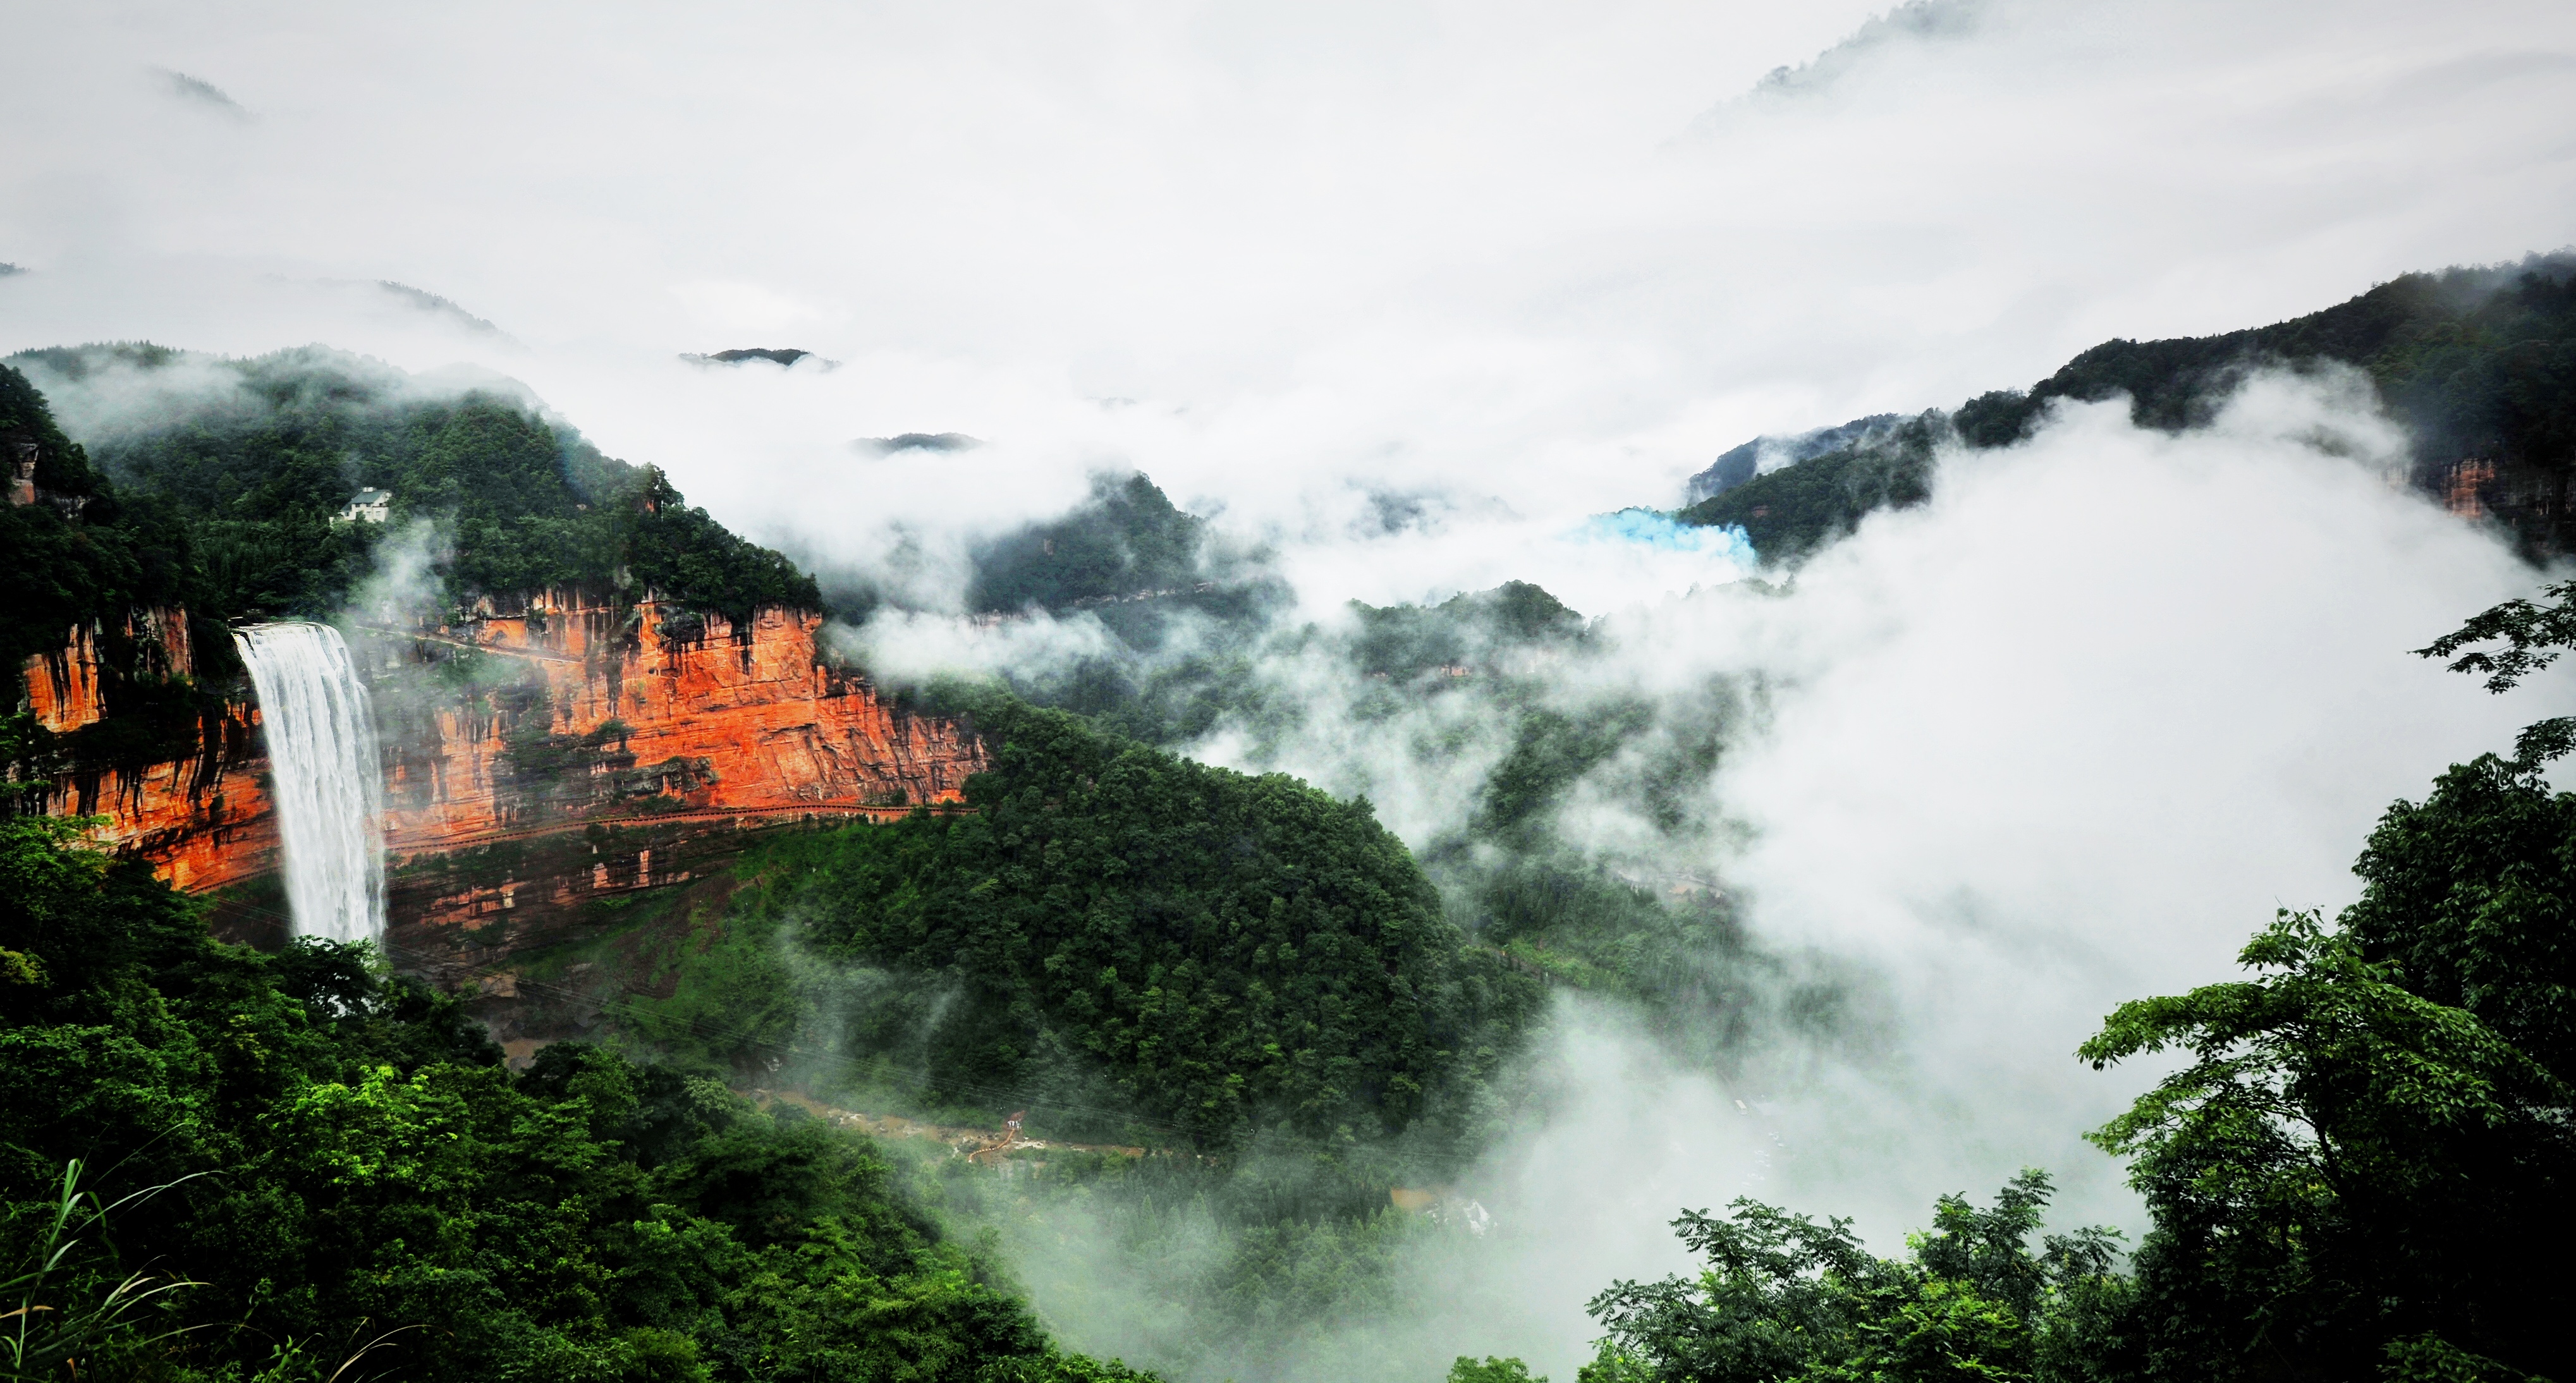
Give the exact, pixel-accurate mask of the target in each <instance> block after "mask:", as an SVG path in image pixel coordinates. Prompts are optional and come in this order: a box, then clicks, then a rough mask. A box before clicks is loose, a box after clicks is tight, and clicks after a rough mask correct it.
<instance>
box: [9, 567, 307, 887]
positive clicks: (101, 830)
mask: <svg viewBox="0 0 2576 1383" xmlns="http://www.w3.org/2000/svg"><path fill="white" fill-rule="evenodd" d="M107 632H114V633H116V634H119V635H121V639H120V640H119V641H120V642H121V643H122V644H123V645H124V647H125V648H126V649H127V650H129V652H130V654H131V657H130V660H129V661H130V664H131V668H130V671H131V672H132V673H134V674H139V675H143V676H148V677H193V676H194V675H195V674H196V670H197V669H196V661H197V660H196V656H195V650H194V648H193V647H192V646H191V644H190V641H189V634H188V615H187V612H186V611H185V610H181V609H178V608H176V607H151V608H145V609H139V610H135V611H133V612H131V613H130V614H129V615H128V617H127V618H126V620H125V621H124V623H123V627H122V628H121V629H118V630H115V631H102V630H100V629H97V628H94V627H91V626H88V625H80V626H75V627H74V628H72V629H71V630H70V631H69V632H68V633H67V634H66V636H65V638H64V641H63V646H62V648H61V649H60V650H58V651H56V652H52V653H45V654H40V655H38V656H36V657H33V658H29V659H28V660H27V662H26V666H25V667H23V668H22V669H20V672H21V674H22V675H23V677H24V685H25V687H26V701H25V704H24V705H23V706H22V707H21V709H22V710H24V711H25V712H27V713H28V714H29V715H31V716H32V717H33V718H34V720H35V723H36V725H37V726H39V727H40V728H42V729H44V730H47V731H50V732H52V733H54V734H57V735H75V734H77V733H79V732H81V731H84V730H89V729H91V727H94V726H99V725H100V724H101V723H102V722H103V721H105V720H106V719H107V718H108V700H107V686H108V682H109V680H110V679H111V678H112V677H114V676H116V675H118V674H116V673H115V672H114V671H113V670H112V669H111V668H110V667H109V664H108V659H107V657H106V655H105V653H104V651H103V650H102V647H101V645H102V642H103V641H104V637H105V634H106V633H107ZM258 724H259V712H258V710H257V709H256V708H255V707H252V706H250V705H247V704H239V703H227V704H225V705H224V706H223V708H222V710H221V711H220V712H219V713H216V714H213V715H210V716H208V717H205V718H203V719H201V720H199V722H198V724H197V734H196V736H195V738H196V744H195V746H194V752H193V753H190V754H188V755H186V756H185V757H179V758H172V759H169V760H166V761H163V762H144V763H121V764H117V765H113V766H108V767H101V768H95V769H80V768H75V769H72V770H70V771H67V772H64V773H61V774H59V775H57V776H55V777H54V778H52V779H51V780H49V781H48V782H47V783H46V784H45V786H44V787H43V789H42V790H41V791H40V792H39V793H38V794H37V799H38V802H39V803H40V804H41V809H42V810H43V811H44V812H46V813H47V814H49V815H55V816H96V817H103V818H105V821H104V822H103V824H101V825H100V826H99V827H97V828H96V829H94V830H93V831H92V832H91V836H92V838H93V839H95V840H97V841H98V842H99V843H100V844H102V845H105V846H107V847H108V848H110V849H112V850H115V851H117V852H118V853H120V854H129V855H139V856H142V857H143V858H145V859H149V860H151V861H152V862H153V865H154V866H155V869H156V871H157V872H158V873H160V875H161V876H162V877H163V878H166V879H168V880H169V881H170V882H171V883H172V884H174V885H176V886H177V887H179V888H183V889H188V890H191V891H201V890H205V889H211V888H221V887H223V886H225V885H227V884H233V883H239V882H241V881H242V880H245V879H249V878H253V877H256V876H258V875H261V874H266V873H269V872H271V871H273V870H274V869H276V867H277V828H276V822H275V820H274V819H273V818H272V816H271V814H270V811H269V803H268V795H267V793H266V791H265V790H264V788H263V787H262V785H261V781H260V777H261V773H262V771H263V770H264V769H265V768H266V767H267V765H266V764H265V762H264V761H262V760H261V759H260V758H259V757H258V736H257V727H258Z"/></svg>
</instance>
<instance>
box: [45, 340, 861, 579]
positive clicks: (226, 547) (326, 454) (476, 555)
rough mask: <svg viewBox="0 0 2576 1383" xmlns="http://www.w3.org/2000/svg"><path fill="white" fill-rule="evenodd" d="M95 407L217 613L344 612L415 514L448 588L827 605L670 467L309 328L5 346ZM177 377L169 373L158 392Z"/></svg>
mask: <svg viewBox="0 0 2576 1383" xmlns="http://www.w3.org/2000/svg"><path fill="white" fill-rule="evenodd" d="M13 359H15V360H17V361H18V362H20V363H21V364H22V365H24V366H26V367H27V368H29V369H32V370H34V371H36V372H37V373H38V374H39V375H40V376H41V377H45V378H52V379H56V380H59V381H61V382H62V385H63V387H65V388H67V389H80V390H84V391H93V392H98V393H100V394H101V395H102V396H105V395H106V393H107V391H109V390H111V389H112V390H114V391H117V393H118V394H119V396H122V395H124V394H137V395H141V396H143V397H146V398H150V399H152V400H153V403H152V406H150V407H149V408H145V407H142V406H139V405H134V404H130V403H129V404H126V405H124V406H120V407H104V406H103V407H101V408H99V409H98V413H99V416H98V418H97V419H96V420H95V421H96V427H97V430H98V432H99V436H98V437H97V438H96V439H94V443H93V446H92V450H93V451H94V452H95V454H96V457H97V464H98V465H99V467H100V468H101V469H102V470H104V472H105V473H106V474H107V475H109V476H111V477H113V478H114V480H115V481H116V483H117V485H118V486H119V489H120V492H121V493H123V494H125V495H126V496H128V498H129V501H130V502H131V503H133V504H136V505H141V506H155V512H158V513H162V514H166V515H168V516H171V517H172V518H173V519H175V520H176V521H177V522H179V523H181V524H182V525H184V527H185V528H186V530H187V532H188V536H189V537H190V539H191V540H192V544H193V552H194V554H195V560H194V562H193V564H192V567H193V569H192V571H191V575H192V576H193V577H194V581H193V587H194V589H193V590H192V591H191V592H190V594H191V596H192V602H191V603H192V604H194V605H197V606H201V607H203V608H204V610H205V611H206V612H207V613H208V614H210V615H212V616H214V617H217V618H221V619H226V620H233V621H239V620H242V619H247V618H254V617H259V616H275V615H305V616H320V615H326V614H330V613H333V612H335V611H337V610H338V609H340V608H341V607H342V606H343V605H344V604H345V603H346V601H347V599H348V597H349V594H350V592H351V590H352V589H353V588H354V587H355V586H356V584H357V583H358V582H359V581H360V580H361V579H363V578H364V577H365V576H366V575H367V574H368V573H369V572H370V571H371V570H372V569H373V565H374V549H375V547H376V546H377V545H378V544H379V543H381V542H383V541H384V540H385V539H386V537H387V535H388V534H389V533H391V532H394V531H397V530H399V529H401V528H402V527H403V526H404V525H405V524H406V523H407V522H408V521H410V520H414V519H422V520H429V521H432V522H434V523H436V524H438V525H440V526H441V528H442V531H443V537H444V544H443V552H444V555H443V556H441V557H439V558H438V559H437V560H436V561H434V563H433V566H434V568H435V570H436V571H437V572H438V574H439V576H440V578H441V592H440V593H441V595H442V596H443V597H444V598H445V599H446V600H447V601H448V602H450V603H452V604H461V603H465V602H468V601H470V600H472V599H473V598H475V597H477V596H485V595H489V596H496V597H501V598H503V599H505V600H506V599H508V598H510V597H512V596H515V595H518V594H520V593H523V592H528V591H533V590H539V589H544V588H547V587H581V588H585V589H589V590H591V591H594V592H608V591H612V590H623V591H630V592H633V593H635V594H639V595H640V594H641V593H642V591H644V590H648V589H649V590H652V591H656V592H658V593H660V594H662V595H663V596H665V597H667V598H670V599H674V600H677V601H679V602H681V603H682V604H685V605H687V606H690V607H691V608H694V609H698V610H703V611H706V612H709V613H718V614H723V615H725V616H727V617H729V618H734V619H741V618H744V617H747V616H748V615H749V614H750V613H751V611H753V610H755V609H757V608H759V607H761V606H763V605H772V604H781V605H790V606H800V607H803V608H809V609H810V608H816V607H818V606H819V604H820V596H819V594H818V593H817V591H816V588H815V585H814V582H813V580H812V578H811V577H808V576H806V575H804V574H803V573H801V572H799V571H797V570H796V568H795V567H794V565H793V564H792V563H790V562H788V561H787V560H786V559H785V558H783V557H781V556H779V555H778V554H777V553H774V552H770V551H768V550H767V549H764V548H761V547H758V546H755V545H753V544H750V543H746V542H744V541H742V540H741V539H739V538H737V537H735V536H734V535H732V534H731V533H728V532H726V531H725V529H724V528H723V527H722V526H721V525H720V524H718V523H716V522H715V520H713V519H712V518H710V517H708V515H707V514H706V513H705V511H703V510H700V509H696V508H692V507H691V506H689V505H688V504H687V503H686V502H685V500H684V499H683V498H682V497H681V496H680V494H679V493H678V492H677V491H675V490H674V489H672V488H671V486H670V484H669V482H668V481H667V480H666V479H664V478H663V477H662V475H661V474H660V472H658V471H656V470H653V469H651V468H638V467H634V466H629V465H627V464H626V463H624V462H622V461H617V460H614V459H612V458H610V457H606V456H603V455H601V454H600V453H599V451H598V449H597V448H595V447H593V446H591V445H590V444H589V443H588V442H586V441H584V440H583V439H582V438H581V437H580V435H579V434H577V433H575V432H573V431H572V430H571V429H570V428H568V427H564V426H562V425H559V424H557V423H554V422H551V421H549V420H548V419H547V418H545V417H544V416H543V415H542V413H541V412H540V411H539V410H538V408H537V407H536V406H535V404H534V403H533V401H532V400H530V399H528V398H527V397H525V396H524V395H522V394H519V393H516V392H514V390H515V386H511V385H508V384H507V383H506V382H495V383H494V384H493V385H492V386H491V387H489V388H483V389H466V390H457V391H440V390H432V389H428V388H425V387H423V386H422V385H421V384H420V382H419V381H416V380H414V379H412V378H411V377H409V376H407V375H404V374H402V373H401V372H400V371H397V370H393V369H391V368H390V367H386V366H383V365H379V364H376V363H375V362H371V361H366V360H363V359H360V358H359V357H355V356H350V355H347V354H344V353H340V352H335V351H329V350H325V349H322V348H319V347H308V348H305V349H301V350H294V351H283V352H279V353H276V354H273V355H267V356H261V357H258V358H255V359H250V360H216V359H209V358H206V357H199V356H193V355H188V354H186V353H183V352H176V351H170V350H166V349H163V348H159V347H150V346H119V347H99V346H86V347H79V348H65V349H54V350H46V351H32V352H27V353H24V354H21V355H19V356H16V357H13ZM165 381H166V383H167V388H166V389H165V390H163V392H161V393H158V394H154V393H152V392H150V391H152V390H153V389H154V388H155V387H156V386H159V385H160V384H162V383H164V382H165ZM367 486H374V487H379V488H382V489H386V490H389V491H391V492H392V493H393V496H394V500H393V516H392V522H391V523H389V524H387V525H385V526H384V527H382V528H378V527H376V526H374V525H369V524H360V523H342V522H338V521H337V516H338V514H339V513H340V511H341V509H342V507H343V506H344V505H346V504H347V503H348V501H349V497H350V496H351V495H352V494H354V493H355V492H356V491H357V490H359V489H360V488H362V487H367Z"/></svg>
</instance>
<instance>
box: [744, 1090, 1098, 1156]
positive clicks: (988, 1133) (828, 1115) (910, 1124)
mask: <svg viewBox="0 0 2576 1383" xmlns="http://www.w3.org/2000/svg"><path fill="white" fill-rule="evenodd" d="M735 1093H737V1094H740V1095H744V1096H747V1097H749V1098H750V1100H751V1101H752V1103H754V1104H757V1105H759V1106H761V1107H762V1108H764V1109H766V1108H768V1107H769V1106H770V1104H772V1103H773V1102H778V1103H785V1104H792V1105H794V1106H796V1107H797V1108H798V1109H801V1110H804V1111H805V1112H806V1113H808V1114H811V1115H813V1116H815V1117H816V1118H818V1119H822V1120H825V1121H827V1122H829V1123H830V1124H831V1125H832V1126H833V1127H835V1128H854V1129H857V1130H858V1131H860V1132H861V1133H865V1134H868V1135H870V1136H871V1137H876V1138H928V1139H932V1140H934V1141H937V1142H941V1143H945V1144H947V1145H948V1146H949V1147H951V1148H954V1149H956V1150H957V1151H958V1152H959V1153H960V1154H963V1155H965V1156H967V1157H968V1158H969V1159H970V1160H971V1159H972V1158H973V1155H974V1153H975V1152H1001V1151H1017V1150H1019V1149H1021V1148H1033V1149H1037V1150H1039V1151H1063V1152H1097V1153H1115V1154H1117V1155H1118V1156H1120V1157H1143V1156H1144V1155H1145V1150H1144V1149H1143V1148H1129V1147H1121V1146H1119V1145H1118V1144H1115V1143H1055V1142H1048V1141H1044V1140H1041V1139H1034V1138H1022V1139H1018V1140H1016V1141H1013V1140H1011V1138H1010V1137H1009V1135H1008V1134H1007V1133H1006V1131H1005V1130H1002V1129H979V1128H959V1127H956V1126H953V1125H949V1124H925V1123H922V1122H921V1121H919V1120H917V1119H907V1118H904V1117H903V1116H902V1115H900V1114H862V1113H860V1112H858V1111H857V1110H854V1109H836V1108H834V1107H832V1106H831V1105H827V1104H825V1103H823V1102H822V1101H821V1100H818V1099H815V1098H814V1097H813V1096H811V1095H808V1094H805V1093H803V1092H801V1091H796V1090H762V1089H752V1090H740V1091H736V1092H735ZM970 1150H971V1151H970Z"/></svg>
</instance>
